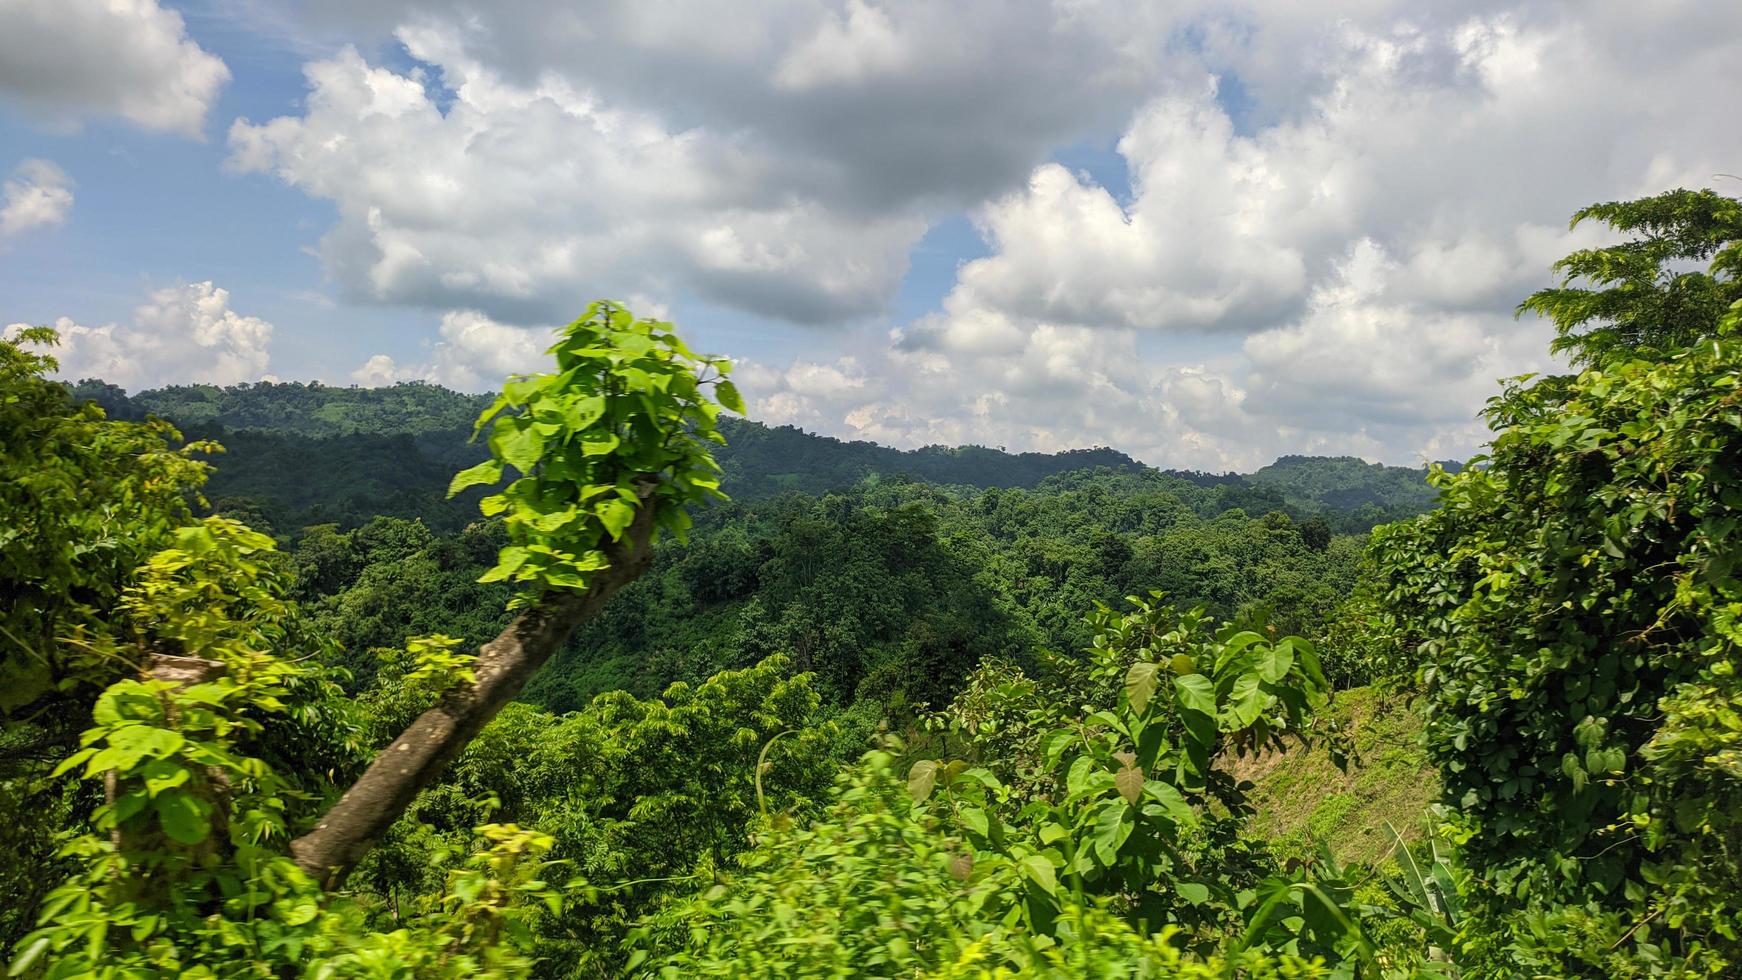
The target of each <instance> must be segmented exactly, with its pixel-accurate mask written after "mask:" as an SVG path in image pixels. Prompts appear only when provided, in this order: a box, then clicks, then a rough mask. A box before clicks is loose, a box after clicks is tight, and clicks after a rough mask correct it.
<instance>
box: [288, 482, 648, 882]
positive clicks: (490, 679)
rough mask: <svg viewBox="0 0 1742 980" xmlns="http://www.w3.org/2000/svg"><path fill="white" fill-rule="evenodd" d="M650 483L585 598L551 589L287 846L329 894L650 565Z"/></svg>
mask: <svg viewBox="0 0 1742 980" xmlns="http://www.w3.org/2000/svg"><path fill="white" fill-rule="evenodd" d="M653 488H654V484H652V483H645V484H643V485H642V486H641V487H640V488H639V491H640V494H641V505H640V506H639V507H638V508H637V509H636V514H635V520H634V521H633V522H632V523H631V524H630V525H629V527H628V528H627V529H626V530H625V531H624V534H623V538H622V540H621V541H618V542H614V543H611V544H607V545H606V546H605V549H604V551H605V555H606V557H607V558H608V559H609V560H610V562H611V564H610V567H608V568H605V569H602V570H600V571H599V572H597V573H595V575H594V578H593V581H592V583H591V584H590V585H589V586H588V588H587V589H586V591H584V592H570V591H556V592H547V593H546V594H545V595H544V596H543V597H542V598H540V599H539V600H538V602H537V603H536V604H535V605H533V606H532V608H530V609H528V610H527V611H526V612H524V613H521V614H520V615H519V616H517V617H515V619H514V621H513V622H512V623H509V624H508V628H507V629H504V630H503V631H502V633H501V634H500V635H498V636H497V637H496V639H494V640H491V641H490V642H489V643H486V644H484V645H483V646H482V647H480V648H479V650H478V663H477V666H476V667H475V668H474V670H473V672H474V674H475V675H476V677H477V682H476V683H474V684H471V685H467V686H463V687H460V688H458V689H456V690H454V691H450V692H449V693H448V694H447V695H445V696H444V697H443V698H442V700H441V701H440V702H439V703H438V704H437V705H436V706H435V707H433V708H431V709H429V710H428V711H425V712H424V713H423V714H422V715H419V716H418V718H417V720H416V721H414V722H412V723H411V725H410V726H409V727H407V728H406V729H405V731H404V732H402V733H400V736H399V737H398V738H396V739H394V740H393V743H392V744H391V745H389V746H387V748H386V749H383V750H382V752H381V754H380V755H378V756H376V757H375V761H374V762H373V763H370V765H369V768H368V770H367V771H366V772H364V773H363V775H362V776H361V777H360V778H358V780H357V781H356V782H355V783H353V784H352V785H351V788H350V789H349V790H347V791H346V792H345V795H343V796H341V797H339V800H338V802H337V803H334V804H333V806H332V808H331V809H329V810H328V811H327V812H326V814H325V815H324V816H322V817H321V820H320V822H319V823H318V824H316V825H315V829H313V830H311V831H309V832H308V833H306V834H304V835H302V836H301V837H298V838H297V839H296V840H294V841H291V844H290V852H291V856H292V857H294V858H295V859H296V863H297V865H298V866H299V867H301V868H302V869H303V870H304V871H306V872H308V873H309V874H310V875H311V876H313V877H314V878H315V880H316V881H319V882H320V883H321V886H322V887H323V888H326V889H329V890H331V889H333V888H337V887H338V886H339V885H341V884H342V883H343V882H344V880H345V877H346V876H347V875H348V874H350V872H351V869H352V868H354V867H355V866H356V864H357V862H358V861H360V860H362V859H363V856H364V855H365V854H367V853H369V849H370V848H372V847H374V846H375V843H376V842H377V841H379V840H380V839H381V836H382V835H383V834H384V833H386V832H387V829H388V828H389V827H391V826H392V825H393V823H394V821H396V820H398V819H399V817H400V814H402V813H404V812H405V808H406V807H408V806H410V805H411V801H412V800H413V799H415V798H416V797H417V794H418V793H419V792H420V791H421V790H423V789H424V788H425V787H427V786H428V785H430V784H431V783H433V782H434V781H435V780H436V777H438V776H440V775H441V773H442V771H443V770H444V769H446V768H447V765H448V763H449V762H451V761H453V759H454V757H455V756H457V755H459V754H460V752H461V750H463V749H464V748H465V747H466V744H467V743H469V742H470V741H471V740H472V738H473V737H474V736H476V735H477V734H478V732H479V731H480V730H482V729H483V727H484V726H485V725H486V724H488V723H489V721H490V719H492V718H494V717H496V713H497V712H498V711H501V710H502V708H503V707H504V706H506V705H507V704H508V703H509V702H510V701H512V700H514V698H515V697H516V696H517V695H519V694H520V691H521V689H522V688H523V687H525V686H526V682H527V681H528V680H530V679H531V678H532V675H533V674H535V673H537V672H538V669H539V668H540V667H542V666H544V664H545V661H547V660H549V659H550V658H551V655H552V654H554V653H556V651H557V650H558V649H559V648H560V647H561V646H562V645H563V642H564V641H565V640H567V639H568V637H569V634H570V633H572V632H574V630H575V628H576V627H578V626H580V625H581V624H582V623H584V622H586V621H587V620H589V619H591V618H593V617H594V616H596V615H598V613H599V610H600V609H602V608H603V607H604V605H605V602H606V601H607V600H609V599H610V598H611V596H612V595H613V594H615V593H616V592H617V590H618V589H620V588H622V587H623V586H625V585H627V584H628V583H630V582H632V581H634V580H635V579H636V578H639V577H640V576H641V573H643V572H645V571H646V570H647V567H648V565H650V564H651V563H652V560H653V547H652V536H653V512H654V502H653V500H652V495H653Z"/></svg>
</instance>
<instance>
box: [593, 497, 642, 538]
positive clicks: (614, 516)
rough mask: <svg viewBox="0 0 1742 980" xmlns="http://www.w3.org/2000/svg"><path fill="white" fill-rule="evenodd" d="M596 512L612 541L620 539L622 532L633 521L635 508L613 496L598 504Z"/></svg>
mask: <svg viewBox="0 0 1742 980" xmlns="http://www.w3.org/2000/svg"><path fill="white" fill-rule="evenodd" d="M596 513H597V514H598V515H599V523H601V524H603V525H605V530H606V531H608V532H610V535H611V540H613V541H617V540H621V539H622V537H623V532H624V531H625V530H626V529H627V528H628V527H629V525H630V524H632V523H634V521H635V508H634V507H633V506H631V505H629V504H626V503H624V502H623V501H622V500H619V499H615V498H613V499H611V500H607V501H605V502H604V503H602V504H600V505H599V507H598V509H597V511H596Z"/></svg>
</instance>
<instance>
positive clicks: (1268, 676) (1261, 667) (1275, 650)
mask: <svg viewBox="0 0 1742 980" xmlns="http://www.w3.org/2000/svg"><path fill="white" fill-rule="evenodd" d="M1293 666H1294V638H1293V637H1283V638H1282V639H1281V640H1279V641H1277V643H1276V644H1275V645H1273V646H1271V647H1270V648H1269V649H1268V650H1265V651H1263V653H1262V655H1261V656H1260V657H1259V659H1258V676H1259V677H1262V678H1264V680H1266V681H1268V682H1269V683H1271V684H1275V683H1278V682H1279V681H1281V680H1282V679H1283V678H1284V677H1287V676H1288V671H1289V668H1290V667H1293Z"/></svg>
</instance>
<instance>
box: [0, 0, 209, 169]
mask: <svg viewBox="0 0 1742 980" xmlns="http://www.w3.org/2000/svg"><path fill="white" fill-rule="evenodd" d="M229 78H230V71H229V69H228V68H226V67H225V66H224V63H223V61H221V60H219V59H218V57H217V56H215V55H213V54H211V53H210V52H208V51H206V50H205V49H203V48H201V47H200V46H199V45H198V44H197V43H195V42H194V41H193V40H192V39H191V38H189V37H188V35H187V25H186V24H185V23H183V21H182V18H181V15H180V14H178V13H176V12H175V11H174V10H167V9H165V8H164V7H162V6H160V5H159V3H158V2H157V0H6V2H5V3H0V98H5V99H8V100H10V101H13V102H15V103H17V104H18V105H19V106H21V107H23V108H24V109H25V110H26V111H28V112H31V113H33V114H36V115H38V116H40V117H43V118H45V119H48V120H50V121H52V122H56V123H62V124H68V123H76V122H77V121H78V120H79V119H81V118H83V117H85V116H90V115H115V116H121V117H123V118H125V119H128V120H130V121H132V122H134V123H137V124H138V125H140V126H143V127H145V128H146V129H154V130H168V131H172V132H179V133H183V134H185V135H189V136H198V135H199V134H200V129H201V127H202V125H203V124H204V122H205V118H206V113H207V112H208V111H209V110H210V109H211V107H212V103H213V102H214V101H216V99H217V97H218V92H219V91H220V90H221V89H222V88H223V87H224V83H225V82H227V81H229Z"/></svg>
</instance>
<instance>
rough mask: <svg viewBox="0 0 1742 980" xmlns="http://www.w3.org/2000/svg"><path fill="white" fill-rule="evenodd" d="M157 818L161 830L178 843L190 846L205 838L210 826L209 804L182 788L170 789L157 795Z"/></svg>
mask: <svg viewBox="0 0 1742 980" xmlns="http://www.w3.org/2000/svg"><path fill="white" fill-rule="evenodd" d="M156 807H157V819H158V821H159V822H160V823H162V824H163V832H164V833H165V834H168V835H169V839H170V840H173V841H175V842H176V843H178V844H187V845H189V846H192V845H194V844H198V843H199V842H200V841H203V840H205V839H206V837H207V835H208V834H210V833H211V830H212V827H211V822H210V819H209V815H210V813H211V806H210V804H207V803H205V802H203V801H201V800H198V799H196V798H194V796H193V794H191V793H188V792H186V791H184V790H170V791H168V792H165V793H162V794H160V795H159V796H158V797H157V804H156Z"/></svg>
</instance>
